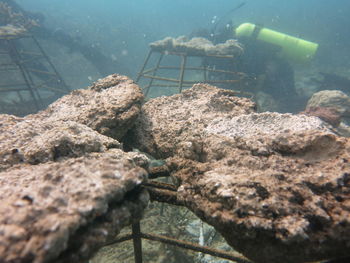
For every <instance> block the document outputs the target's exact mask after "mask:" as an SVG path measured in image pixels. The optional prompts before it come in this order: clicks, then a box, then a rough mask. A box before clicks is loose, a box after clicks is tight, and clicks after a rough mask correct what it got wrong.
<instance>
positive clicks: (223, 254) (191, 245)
mask: <svg viewBox="0 0 350 263" xmlns="http://www.w3.org/2000/svg"><path fill="white" fill-rule="evenodd" d="M141 237H142V238H144V239H148V240H152V241H158V242H162V243H165V244H169V245H173V246H177V247H181V248H184V249H190V250H193V251H197V252H202V253H205V254H208V255H212V256H215V257H220V258H224V259H228V260H232V261H236V262H237V263H252V262H251V261H250V260H248V259H246V258H244V257H243V256H239V255H237V254H236V253H231V252H226V251H223V250H218V249H214V248H210V247H207V246H201V245H198V244H194V243H191V242H187V241H183V240H178V239H175V238H171V237H166V236H162V235H157V234H144V233H141Z"/></svg>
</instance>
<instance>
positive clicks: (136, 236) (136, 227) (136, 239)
mask: <svg viewBox="0 0 350 263" xmlns="http://www.w3.org/2000/svg"><path fill="white" fill-rule="evenodd" d="M131 228H132V237H133V239H132V240H133V244H134V256H135V263H142V240H141V230H140V222H137V223H134V224H132V226H131Z"/></svg>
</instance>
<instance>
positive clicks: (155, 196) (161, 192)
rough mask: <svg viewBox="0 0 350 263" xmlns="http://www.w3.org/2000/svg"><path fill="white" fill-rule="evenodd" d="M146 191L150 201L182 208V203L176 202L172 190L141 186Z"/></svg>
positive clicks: (175, 195) (176, 199)
mask: <svg viewBox="0 0 350 263" xmlns="http://www.w3.org/2000/svg"><path fill="white" fill-rule="evenodd" d="M143 187H144V188H146V189H147V191H148V193H149V195H150V199H151V201H157V202H160V203H167V204H171V205H176V206H184V205H185V204H184V202H183V201H181V200H178V198H177V193H176V192H175V191H172V190H166V189H158V188H156V187H150V186H143Z"/></svg>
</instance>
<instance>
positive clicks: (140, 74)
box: [135, 49, 152, 83]
mask: <svg viewBox="0 0 350 263" xmlns="http://www.w3.org/2000/svg"><path fill="white" fill-rule="evenodd" d="M151 55H152V49H151V50H150V51H149V52H148V54H147V57H146V59H145V62H144V63H143V65H142V68H141V70H140V72H139V74H137V78H136V81H135V82H136V83H137V82H139V80H140V78H141V76H142V73H143V71H144V70H145V67H146V65H147V63H148V60H149V59H150V57H151Z"/></svg>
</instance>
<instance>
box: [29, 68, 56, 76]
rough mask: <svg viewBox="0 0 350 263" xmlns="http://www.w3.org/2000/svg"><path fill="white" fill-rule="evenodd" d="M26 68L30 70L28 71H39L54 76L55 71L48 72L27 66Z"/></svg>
mask: <svg viewBox="0 0 350 263" xmlns="http://www.w3.org/2000/svg"><path fill="white" fill-rule="evenodd" d="M27 70H28V71H30V72H36V73H41V74H46V75H51V76H56V74H55V73H52V72H48V71H42V70H37V69H33V68H27Z"/></svg>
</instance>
